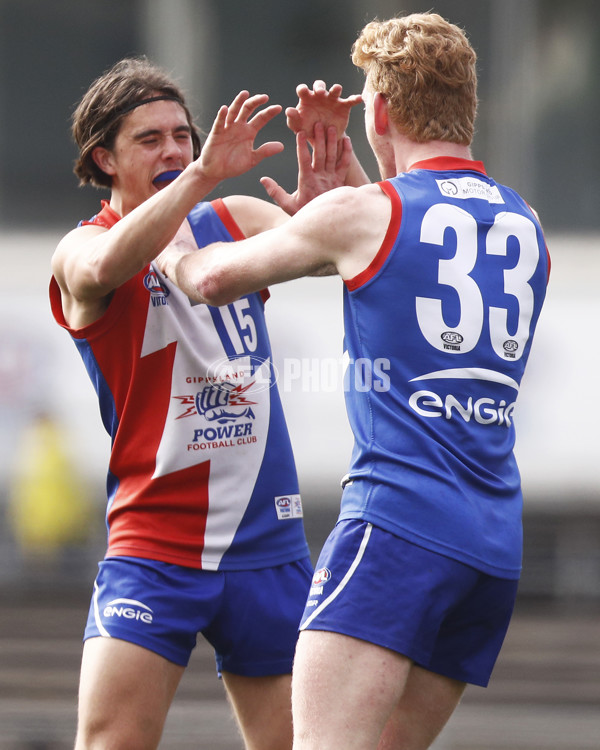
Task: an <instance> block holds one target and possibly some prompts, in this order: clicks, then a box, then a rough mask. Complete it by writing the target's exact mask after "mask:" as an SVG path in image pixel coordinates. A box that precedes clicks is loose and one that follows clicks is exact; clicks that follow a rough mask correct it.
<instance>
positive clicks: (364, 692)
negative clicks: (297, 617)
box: [292, 630, 412, 750]
mask: <svg viewBox="0 0 600 750" xmlns="http://www.w3.org/2000/svg"><path fill="white" fill-rule="evenodd" d="M411 666H412V662H411V661H410V660H409V659H407V658H406V657H405V656H402V655H400V654H397V653H395V652H394V651H390V650H388V649H385V648H381V647H380V646H375V645H373V644H372V643H368V642H367V641H361V640H358V639H356V638H349V637H348V636H344V635H339V634H338V633H329V632H325V631H316V630H310V631H303V632H302V633H300V637H299V640H298V645H297V647H296V658H295V661H294V676H293V689H292V707H293V714H294V746H293V747H294V750H339V748H344V750H368V749H369V748H373V749H374V748H376V747H377V743H378V741H379V738H380V737H381V733H382V732H383V729H384V727H385V725H386V723H387V721H388V719H389V717H390V716H391V715H392V712H393V710H394V707H395V706H396V705H397V704H398V703H399V702H400V698H401V696H402V693H403V690H404V686H405V683H406V681H407V679H408V676H409V673H410V669H411Z"/></svg>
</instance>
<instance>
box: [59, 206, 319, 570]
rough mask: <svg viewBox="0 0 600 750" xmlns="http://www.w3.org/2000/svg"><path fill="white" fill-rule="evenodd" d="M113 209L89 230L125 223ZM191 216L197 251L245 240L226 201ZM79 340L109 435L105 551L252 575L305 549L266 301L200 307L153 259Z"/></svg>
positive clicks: (255, 298)
mask: <svg viewBox="0 0 600 750" xmlns="http://www.w3.org/2000/svg"><path fill="white" fill-rule="evenodd" d="M119 218H120V217H119V216H118V215H117V214H115V212H114V211H112V209H111V208H110V206H109V205H107V204H105V205H104V208H103V210H102V211H101V212H100V213H99V214H98V215H97V216H96V217H94V218H93V219H92V220H91V222H89V223H95V224H100V225H101V226H105V227H107V228H110V227H111V226H112V225H113V224H115V223H116V222H117V221H118V220H119ZM188 221H189V224H190V227H191V229H192V232H193V234H194V237H195V239H196V242H197V244H198V246H199V247H202V246H204V245H207V244H209V243H210V242H217V241H224V242H229V241H231V240H232V239H233V238H234V237H235V238H236V239H240V238H241V237H242V234H241V231H240V229H239V228H238V227H237V225H236V223H235V221H234V219H233V217H232V216H231V214H230V213H229V211H228V210H227V208H226V206H225V204H224V203H223V201H221V200H217V201H214V202H213V203H199V204H198V205H197V206H196V207H195V208H194V209H193V210H192V212H191V213H190V214H189V216H188ZM50 297H51V302H52V310H53V313H54V316H55V318H56V320H57V322H58V323H59V325H61V326H63V327H64V328H66V329H67V330H68V331H69V333H70V334H71V336H72V338H73V340H74V342H75V344H76V346H77V348H78V350H79V352H80V354H81V356H82V358H83V361H84V363H85V366H86V369H87V371H88V374H89V376H90V378H91V380H92V382H93V384H94V387H95V389H96V392H97V394H98V398H99V402H100V410H101V414H102V420H103V422H104V426H105V427H106V430H107V432H108V433H109V434H110V436H111V440H112V446H111V456H110V464H109V473H108V508H107V526H108V550H107V556H130V557H142V558H150V559H153V560H162V561H163V562H168V563H175V564H178V565H182V566H186V567H192V568H203V569H206V570H217V569H219V570H244V569H256V568H264V567H270V566H273V565H280V564H283V563H288V562H293V561H295V560H299V559H301V558H303V557H305V556H307V555H308V546H307V543H306V538H305V535H304V530H303V523H302V505H301V501H300V495H299V494H298V479H297V475H296V469H295V464H294V458H293V455H292V448H291V444H290V439H289V435H288V431H287V427H286V423H285V419H284V415H283V409H282V406H281V401H280V398H279V392H278V390H277V385H276V378H275V376H274V369H273V364H272V360H271V348H270V343H269V338H268V333H267V328H266V323H265V318H264V303H263V299H262V298H261V295H260V294H251V295H248V296H246V297H242V298H241V299H239V300H237V301H236V302H233V303H232V304H230V305H225V306H223V307H210V306H208V305H203V304H196V303H194V302H193V301H191V300H190V299H189V298H188V297H187V296H186V295H185V294H184V293H183V292H182V291H181V290H180V289H178V288H177V287H176V286H175V285H174V284H171V283H170V281H169V280H168V279H166V278H165V277H164V276H163V275H162V274H161V273H160V272H159V271H158V269H157V268H156V267H155V266H154V265H153V264H150V265H148V266H147V267H146V268H144V269H143V270H142V271H140V273H138V274H136V275H135V276H134V277H133V278H131V279H129V281H127V282H126V283H125V284H123V285H122V286H121V287H119V288H118V289H117V290H115V292H114V294H113V297H112V299H111V302H110V304H109V307H108V309H107V311H106V312H105V314H104V315H103V316H102V317H101V318H100V319H99V320H97V321H96V322H94V323H92V324H91V325H88V326H86V327H85V328H82V329H78V330H73V329H71V328H70V327H69V326H68V324H67V322H66V321H65V319H64V316H63V313H62V306H61V299H60V290H59V288H58V285H57V283H56V281H55V280H54V279H52V282H51V286H50Z"/></svg>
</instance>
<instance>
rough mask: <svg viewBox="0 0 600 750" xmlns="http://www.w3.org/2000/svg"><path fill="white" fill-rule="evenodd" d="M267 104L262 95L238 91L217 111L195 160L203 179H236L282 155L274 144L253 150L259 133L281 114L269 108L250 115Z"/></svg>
mask: <svg viewBox="0 0 600 750" xmlns="http://www.w3.org/2000/svg"><path fill="white" fill-rule="evenodd" d="M268 100H269V97H268V96H267V95H266V94H256V95H255V96H250V94H249V93H248V92H247V91H240V93H239V94H238V95H237V96H236V97H235V99H234V100H233V102H232V103H231V104H230V105H229V106H227V105H223V106H222V107H221V109H220V110H219V112H218V113H217V116H216V118H215V121H214V123H213V126H212V128H211V130H210V133H209V135H208V138H207V140H206V142H205V144H204V146H203V148H202V152H201V154H200V158H199V160H198V161H199V163H200V165H201V167H202V171H203V173H204V174H205V175H210V176H212V177H214V178H215V180H217V181H221V180H224V179H227V178H228V177H237V176H238V175H241V174H244V173H245V172H247V171H248V170H250V169H252V168H253V167H255V166H256V165H257V164H258V163H260V162H261V161H262V160H263V159H266V158H267V157H269V156H273V155H275V154H278V153H280V152H281V151H283V143H280V142H278V141H269V142H268V143H263V144H262V145H261V146H259V147H258V148H254V141H255V140H256V136H257V135H258V133H259V132H260V130H262V128H264V126H265V125H266V124H267V123H268V122H270V121H271V120H272V119H273V118H274V117H275V116H276V115H278V114H279V112H281V106H280V105H278V104H273V105H271V106H269V107H266V108H265V109H263V110H261V111H260V112H258V113H257V114H254V112H255V111H256V109H257V108H258V107H261V106H262V105H264V104H266V102H267V101H268ZM253 114H254V116H253V117H252V115H253Z"/></svg>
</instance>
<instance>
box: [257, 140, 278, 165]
mask: <svg viewBox="0 0 600 750" xmlns="http://www.w3.org/2000/svg"><path fill="white" fill-rule="evenodd" d="M283 149H284V146H283V143H281V142H280V141H269V142H268V143H263V144H262V146H259V147H258V148H257V149H256V151H254V163H255V164H258V163H259V162H261V161H262V160H263V159H268V158H269V157H270V156H275V155H276V154H280V153H281V152H282V151H283Z"/></svg>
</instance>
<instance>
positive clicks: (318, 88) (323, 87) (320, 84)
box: [313, 79, 327, 93]
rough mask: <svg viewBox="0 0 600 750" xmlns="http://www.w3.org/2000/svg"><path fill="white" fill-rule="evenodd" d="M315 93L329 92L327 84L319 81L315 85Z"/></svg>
mask: <svg viewBox="0 0 600 750" xmlns="http://www.w3.org/2000/svg"><path fill="white" fill-rule="evenodd" d="M313 91H314V92H315V93H316V92H317V91H327V84H326V83H325V81H321V80H320V79H319V80H317V81H315V82H314V83H313Z"/></svg>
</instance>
